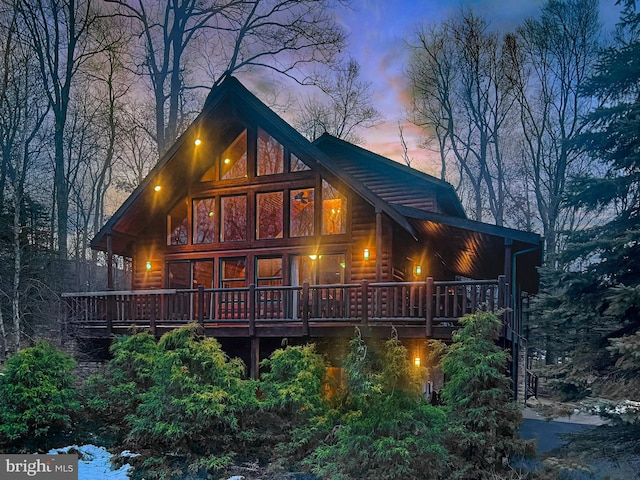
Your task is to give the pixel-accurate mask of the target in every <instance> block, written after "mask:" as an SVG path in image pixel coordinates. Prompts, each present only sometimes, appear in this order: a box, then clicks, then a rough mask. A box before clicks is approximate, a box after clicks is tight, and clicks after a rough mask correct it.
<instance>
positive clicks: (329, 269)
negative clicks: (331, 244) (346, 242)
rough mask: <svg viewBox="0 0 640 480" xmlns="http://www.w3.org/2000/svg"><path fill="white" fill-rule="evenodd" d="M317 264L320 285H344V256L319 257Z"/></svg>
mask: <svg viewBox="0 0 640 480" xmlns="http://www.w3.org/2000/svg"><path fill="white" fill-rule="evenodd" d="M317 262H318V266H317V270H318V283H319V284H321V285H323V284H324V285H327V284H332V283H344V270H345V266H346V263H345V258H344V254H342V253H340V254H334V255H322V256H320V255H319V256H318V260H317Z"/></svg>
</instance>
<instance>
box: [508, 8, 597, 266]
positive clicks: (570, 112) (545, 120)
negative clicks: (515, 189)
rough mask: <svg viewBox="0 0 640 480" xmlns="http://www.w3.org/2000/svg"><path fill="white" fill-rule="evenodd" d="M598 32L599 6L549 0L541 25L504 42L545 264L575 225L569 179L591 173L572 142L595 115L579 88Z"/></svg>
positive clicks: (531, 24)
mask: <svg viewBox="0 0 640 480" xmlns="http://www.w3.org/2000/svg"><path fill="white" fill-rule="evenodd" d="M600 28H601V27H600V24H599V22H598V1H597V0H550V1H548V2H547V3H546V4H545V5H544V7H543V9H542V14H541V17H540V18H539V19H530V20H527V21H526V22H525V23H524V25H523V26H522V27H521V28H520V29H519V30H518V32H517V35H516V36H510V37H509V38H508V42H507V44H508V46H509V48H508V49H507V50H508V52H509V54H510V61H511V62H512V64H513V68H511V69H510V72H511V74H512V76H511V77H510V81H511V83H512V85H513V87H514V93H515V97H516V100H517V105H518V107H519V118H520V121H521V124H522V129H521V131H522V137H523V139H524V142H523V146H524V151H523V155H524V165H526V166H527V172H526V173H527V175H528V176H529V178H530V186H531V189H532V193H533V196H534V198H535V200H534V201H535V204H536V207H537V212H538V214H539V216H540V221H541V223H542V229H543V233H544V237H545V242H546V256H547V259H548V260H551V259H553V258H555V254H556V253H557V251H558V241H559V235H560V232H561V230H563V229H564V228H565V227H568V226H569V225H570V224H571V223H574V227H575V226H577V225H576V224H575V220H576V219H575V218H569V216H570V215H571V212H570V210H569V209H567V208H566V207H565V206H564V204H563V197H564V193H565V189H566V184H567V180H568V179H569V177H570V176H572V175H576V174H580V173H582V172H584V171H585V169H588V168H590V166H589V165H588V163H586V161H587V159H586V158H585V157H584V156H582V155H580V154H579V153H577V152H573V151H572V150H571V149H570V140H571V139H572V138H574V137H575V136H576V135H578V134H579V133H580V132H581V131H582V130H583V128H584V121H583V119H582V117H583V116H584V114H586V112H587V111H588V110H589V108H590V99H588V98H585V97H583V95H582V93H581V87H582V85H583V84H584V82H585V80H586V79H587V78H588V77H589V76H590V74H591V73H592V71H593V68H594V66H595V61H596V56H597V53H598V48H599V46H600V38H601V35H600Z"/></svg>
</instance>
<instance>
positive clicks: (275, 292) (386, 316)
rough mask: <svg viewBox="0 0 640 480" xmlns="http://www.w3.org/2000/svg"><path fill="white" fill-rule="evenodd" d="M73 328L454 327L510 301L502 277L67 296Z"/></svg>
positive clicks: (305, 330)
mask: <svg viewBox="0 0 640 480" xmlns="http://www.w3.org/2000/svg"><path fill="white" fill-rule="evenodd" d="M63 297H64V299H65V300H66V304H67V308H68V314H67V318H68V326H70V327H71V328H72V329H74V330H77V329H82V328H92V327H99V328H103V329H106V333H107V334H111V333H112V332H114V329H119V330H122V329H123V328H130V327H132V326H135V327H137V328H140V329H149V330H150V331H151V332H155V331H156V328H158V327H163V328H170V327H173V326H179V325H181V324H186V323H190V322H198V323H200V324H202V325H205V324H206V325H208V326H214V327H215V325H232V324H233V325H238V324H245V325H248V327H249V333H250V335H253V334H254V333H255V329H256V325H258V326H259V325H260V324H267V323H279V324H286V323H288V322H289V323H299V324H301V326H302V333H303V334H304V335H308V334H309V326H310V325H314V324H318V323H322V324H323V325H326V324H330V323H349V324H356V325H370V324H376V323H380V322H390V323H392V324H398V325H423V326H424V328H425V335H426V336H427V337H430V336H431V335H432V330H433V327H434V326H446V327H456V326H457V324H458V320H459V319H460V317H463V316H464V315H466V314H469V313H474V312H476V311H478V310H488V311H491V312H499V311H500V310H501V309H505V308H506V307H507V306H508V303H509V294H508V286H507V285H506V283H505V279H504V277H500V278H499V279H497V280H477V281H434V280H433V279H432V278H428V279H427V280H426V282H388V283H373V282H371V283H370V282H368V281H367V280H363V281H362V282H360V283H352V284H336V285H310V284H307V283H305V284H303V285H301V286H268V287H256V286H255V285H250V286H249V287H243V288H212V289H208V288H202V287H200V288H197V289H187V290H177V289H163V290H130V291H105V292H87V293H67V294H63Z"/></svg>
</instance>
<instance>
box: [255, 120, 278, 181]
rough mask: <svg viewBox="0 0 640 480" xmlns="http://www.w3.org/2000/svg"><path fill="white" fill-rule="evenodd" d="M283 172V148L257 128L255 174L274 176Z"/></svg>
mask: <svg viewBox="0 0 640 480" xmlns="http://www.w3.org/2000/svg"><path fill="white" fill-rule="evenodd" d="M282 172H284V148H283V147H282V145H281V144H280V143H279V142H278V141H277V140H276V139H275V138H273V137H272V136H271V135H269V134H268V133H267V132H265V131H264V130H262V129H261V128H258V160H257V169H256V174H257V175H258V176H260V175H275V174H277V173H282Z"/></svg>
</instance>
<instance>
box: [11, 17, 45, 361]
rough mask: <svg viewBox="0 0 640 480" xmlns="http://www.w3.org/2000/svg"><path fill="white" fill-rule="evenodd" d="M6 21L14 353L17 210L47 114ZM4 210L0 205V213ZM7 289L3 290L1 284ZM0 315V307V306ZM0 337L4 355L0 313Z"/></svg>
mask: <svg viewBox="0 0 640 480" xmlns="http://www.w3.org/2000/svg"><path fill="white" fill-rule="evenodd" d="M2 20H8V22H7V23H4V22H2V25H1V26H0V28H1V29H2V31H3V33H6V36H5V37H4V38H5V42H4V43H3V45H2V49H3V50H2V66H1V68H0V71H1V73H2V78H1V80H0V111H1V112H2V115H0V156H1V160H2V165H3V169H4V172H5V175H6V176H5V179H4V180H5V181H8V183H4V184H3V185H2V187H3V200H4V191H5V188H6V187H8V191H9V192H10V193H11V202H10V210H12V224H11V233H12V235H11V241H12V252H11V253H12V255H11V256H12V260H13V261H12V267H13V268H12V270H13V275H12V282H11V284H10V288H7V290H9V291H10V292H6V291H5V292H2V291H1V289H2V288H3V285H0V293H4V296H5V297H6V298H7V297H8V298H10V300H11V318H12V333H13V336H12V342H11V344H12V345H11V346H12V348H13V351H18V350H19V348H20V342H21V331H22V313H23V312H22V305H21V300H22V295H21V290H22V283H23V278H22V275H23V260H22V251H23V247H24V243H25V237H24V234H23V226H24V217H23V205H24V204H25V203H26V201H27V198H26V197H27V181H28V178H29V173H30V170H31V169H32V168H33V167H34V158H35V157H37V156H38V150H39V148H40V147H41V146H42V144H41V143H40V142H39V140H40V133H41V129H42V125H43V123H44V121H45V118H46V115H47V113H48V110H49V105H48V102H47V101H46V99H45V98H44V97H42V96H41V92H42V83H41V80H42V78H41V77H40V76H39V75H38V74H37V71H38V70H37V65H36V64H34V63H33V60H32V58H31V51H30V49H29V48H28V47H26V46H25V44H24V43H22V42H21V41H20V40H19V39H20V37H21V36H22V35H24V34H25V31H24V30H23V27H24V26H23V25H21V24H20V22H19V19H18V17H17V15H16V12H15V11H14V12H13V13H12V14H11V15H10V17H8V18H3V19H2ZM3 208H4V205H2V204H0V213H2V212H1V211H2V209H3ZM5 287H7V285H5ZM0 310H1V305H0ZM0 334H2V337H3V338H2V341H3V350H2V352H0V355H5V354H6V352H7V351H8V350H9V348H8V344H9V342H8V341H7V334H8V332H7V329H6V328H5V325H4V319H3V317H2V313H1V312H0Z"/></svg>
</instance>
